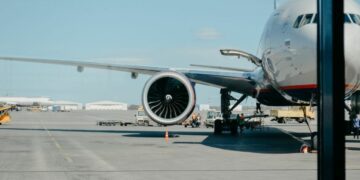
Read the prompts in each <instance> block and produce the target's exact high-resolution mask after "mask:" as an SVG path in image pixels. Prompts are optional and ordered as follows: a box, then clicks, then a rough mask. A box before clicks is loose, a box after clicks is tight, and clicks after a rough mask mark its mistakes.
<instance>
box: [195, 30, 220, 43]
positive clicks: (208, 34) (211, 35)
mask: <svg viewBox="0 0 360 180" xmlns="http://www.w3.org/2000/svg"><path fill="white" fill-rule="evenodd" d="M196 36H197V37H198V38H199V39H203V40H215V39H219V38H220V36H221V34H220V33H219V32H218V31H217V30H216V29H214V28H202V29H200V30H199V31H198V32H197V33H196Z"/></svg>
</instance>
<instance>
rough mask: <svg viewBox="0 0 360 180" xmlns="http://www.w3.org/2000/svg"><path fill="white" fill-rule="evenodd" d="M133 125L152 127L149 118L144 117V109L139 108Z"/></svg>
mask: <svg viewBox="0 0 360 180" xmlns="http://www.w3.org/2000/svg"><path fill="white" fill-rule="evenodd" d="M135 124H136V125H138V126H152V124H151V120H150V118H149V116H147V115H146V113H145V111H144V108H143V107H142V106H140V107H139V108H138V110H137V112H136V114H135Z"/></svg>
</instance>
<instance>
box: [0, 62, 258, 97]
mask: <svg viewBox="0 0 360 180" xmlns="http://www.w3.org/2000/svg"><path fill="white" fill-rule="evenodd" d="M0 60H5V61H19V62H30V63H42V64H56V65H67V66H75V67H77V69H78V71H80V72H81V71H82V70H83V69H84V68H96V69H106V70H114V71H124V72H130V73H134V74H136V75H137V74H147V75H153V74H156V73H158V72H164V71H176V72H180V73H183V74H185V75H186V76H187V77H188V78H189V79H190V80H191V81H193V82H195V83H199V84H204V85H209V86H214V87H219V88H225V87H226V88H228V89H230V90H232V91H236V92H239V93H243V94H248V95H252V94H253V92H254V90H255V86H256V82H255V81H254V80H251V78H250V76H251V75H250V74H251V72H247V71H245V72H242V71H236V70H233V71H229V70H228V71H224V70H221V69H220V71H215V70H201V69H199V70H194V69H177V68H161V67H150V66H132V65H119V64H106V63H97V62H85V61H67V60H54V59H38V58H23V57H0Z"/></svg>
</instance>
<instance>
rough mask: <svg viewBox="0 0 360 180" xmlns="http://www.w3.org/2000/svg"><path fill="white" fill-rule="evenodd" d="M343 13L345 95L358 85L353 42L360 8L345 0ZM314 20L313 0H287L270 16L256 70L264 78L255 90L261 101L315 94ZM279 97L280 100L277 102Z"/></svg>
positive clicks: (359, 30) (359, 32) (358, 33)
mask: <svg viewBox="0 0 360 180" xmlns="http://www.w3.org/2000/svg"><path fill="white" fill-rule="evenodd" d="M344 13H345V15H344V16H345V19H346V20H345V37H344V38H345V72H346V75H345V79H346V80H345V81H346V84H345V87H346V92H345V93H346V96H347V97H348V96H350V95H351V94H352V93H353V92H354V91H355V90H357V89H358V87H359V84H360V82H359V81H360V78H359V72H360V71H359V69H360V62H359V61H357V58H358V57H359V56H360V51H359V49H358V46H357V44H356V43H357V42H360V23H359V22H358V20H360V16H359V15H360V8H359V6H358V4H357V3H355V2H354V1H346V2H345V10H344ZM317 19H318V17H317V9H316V1H315V0H302V1H290V2H288V3H286V4H284V5H283V6H282V7H280V8H279V9H277V10H275V11H274V12H273V14H272V15H271V16H270V18H269V20H268V22H267V24H266V26H265V29H264V32H263V35H262V38H261V41H260V46H259V49H258V57H261V59H262V67H261V68H259V69H258V70H256V71H255V74H256V76H257V77H258V78H260V79H261V78H263V79H262V81H260V83H259V86H260V88H259V92H258V93H257V99H258V100H259V101H260V102H261V103H263V104H268V105H286V104H292V103H294V102H297V101H299V100H300V101H310V100H311V98H314V97H315V94H316V93H315V92H316V88H317V83H316V75H317V66H316V63H317V47H316V45H317V43H316V39H317V22H318V20H317ZM279 96H281V97H284V98H283V100H280V101H279V100H278V99H279ZM289 98H290V99H291V100H290V101H289ZM280 99H281V98H280ZM274 101H275V102H274Z"/></svg>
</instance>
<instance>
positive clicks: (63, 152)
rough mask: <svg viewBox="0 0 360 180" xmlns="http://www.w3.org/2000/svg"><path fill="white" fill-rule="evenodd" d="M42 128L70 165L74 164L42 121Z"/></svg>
mask: <svg viewBox="0 0 360 180" xmlns="http://www.w3.org/2000/svg"><path fill="white" fill-rule="evenodd" d="M41 126H42V127H43V128H44V130H45V131H46V133H47V134H48V136H49V137H50V139H51V140H52V142H53V143H54V145H55V146H56V148H57V149H58V150H59V152H60V154H62V156H64V159H65V160H66V161H67V162H68V163H73V162H74V161H73V160H72V159H71V158H70V156H69V155H68V154H67V153H66V152H65V151H64V149H63V148H62V147H61V145H60V144H59V143H58V142H57V140H56V139H55V137H54V136H53V135H52V134H51V132H50V131H49V129H48V128H47V127H45V125H44V124H43V123H42V121H41Z"/></svg>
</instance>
